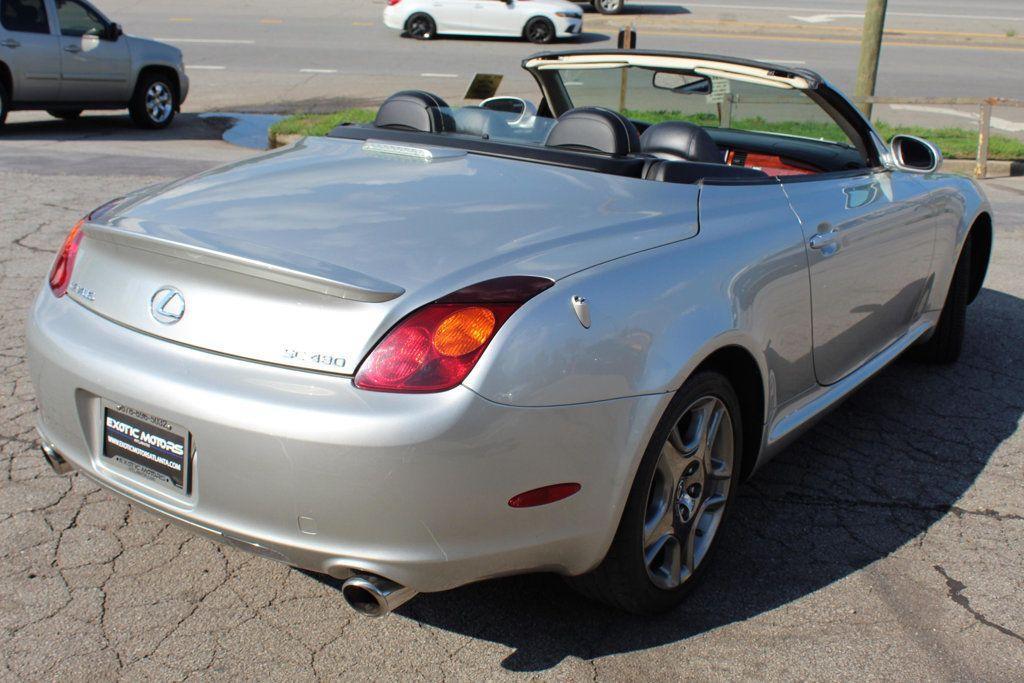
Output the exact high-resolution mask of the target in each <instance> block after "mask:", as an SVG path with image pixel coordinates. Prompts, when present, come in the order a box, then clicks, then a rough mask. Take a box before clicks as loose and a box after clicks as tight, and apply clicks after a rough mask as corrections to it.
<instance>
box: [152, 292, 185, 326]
mask: <svg viewBox="0 0 1024 683" xmlns="http://www.w3.org/2000/svg"><path fill="white" fill-rule="evenodd" d="M149 312H150V313H152V314H153V317H154V318H155V319H156V320H157V322H161V323H163V324H164V325H173V324H174V323H176V322H178V321H179V320H181V316H183V315H185V297H184V296H183V295H182V293H181V292H179V291H178V290H177V289H175V288H174V287H161V288H160V289H158V290H156V294H154V295H153V298H152V299H150V300H149Z"/></svg>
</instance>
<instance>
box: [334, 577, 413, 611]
mask: <svg viewBox="0 0 1024 683" xmlns="http://www.w3.org/2000/svg"><path fill="white" fill-rule="evenodd" d="M341 595H342V597H344V598H345V602H347V603H348V606H349V607H351V608H352V609H354V610H355V611H356V612H359V613H360V614H362V615H364V616H367V617H383V616H385V615H387V614H389V613H390V612H391V611H392V610H396V609H398V608H399V607H401V606H402V605H404V604H405V603H406V602H408V601H409V600H411V599H412V598H413V597H415V596H416V591H414V590H413V589H412V588H409V587H407V586H403V585H401V584H398V583H395V582H394V581H391V580H389V579H385V578H383V577H381V576H375V575H373V574H356V575H355V576H353V577H352V578H350V579H348V580H347V581H345V583H343V584H342V585H341Z"/></svg>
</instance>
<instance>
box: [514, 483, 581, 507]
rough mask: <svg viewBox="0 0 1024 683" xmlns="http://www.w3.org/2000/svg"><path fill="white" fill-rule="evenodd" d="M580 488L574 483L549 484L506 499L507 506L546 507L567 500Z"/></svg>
mask: <svg viewBox="0 0 1024 683" xmlns="http://www.w3.org/2000/svg"><path fill="white" fill-rule="evenodd" d="M581 488H582V487H581V486H580V485H579V484H576V483H565V484H550V485H548V486H541V487H540V488H539V489H532V490H530V491H523V492H522V493H519V494H516V495H514V496H512V497H511V498H509V499H508V506H509V507H513V508H532V507H537V506H538V505H547V504H548V503H554V502H556V501H559V500H562V499H564V498H568V497H569V496H571V495H572V494H574V493H576V492H577V491H579V490H580V489H581Z"/></svg>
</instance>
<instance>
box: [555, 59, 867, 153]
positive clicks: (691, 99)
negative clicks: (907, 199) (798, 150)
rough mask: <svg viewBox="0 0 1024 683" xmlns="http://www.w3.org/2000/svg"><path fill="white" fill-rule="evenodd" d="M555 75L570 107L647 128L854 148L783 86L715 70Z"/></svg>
mask: <svg viewBox="0 0 1024 683" xmlns="http://www.w3.org/2000/svg"><path fill="white" fill-rule="evenodd" d="M557 71H558V75H559V76H560V77H561V80H562V84H563V85H564V86H565V90H566V93H567V94H568V95H569V99H570V100H571V103H572V106H573V107H582V106H588V105H590V106H600V107H607V108H609V109H614V110H616V111H619V112H621V113H623V114H624V115H626V116H628V117H629V118H631V119H633V120H635V121H641V122H643V123H648V124H654V123H661V122H662V121H679V120H683V121H691V122H693V123H697V124H700V125H701V126H705V127H711V128H731V129H734V130H746V131H753V132H760V133H775V134H783V135H792V136H797V137H801V138H807V139H811V140H821V141H826V142H832V143H838V144H842V145H844V146H847V147H852V146H853V145H852V143H851V140H850V138H849V136H847V135H846V133H845V132H844V131H843V129H842V128H840V127H839V125H838V124H837V123H836V122H835V121H834V120H833V119H832V117H831V116H829V114H828V113H827V112H826V111H825V110H824V109H822V108H821V107H820V106H819V105H818V104H817V103H816V102H815V101H814V100H812V99H811V98H810V97H809V96H808V95H807V93H806V92H805V91H803V90H799V89H795V88H790V87H786V86H783V85H781V84H773V83H770V82H768V81H761V80H759V79H756V78H752V77H750V78H748V77H744V76H742V75H739V74H730V73H727V72H724V71H723V72H718V71H715V70H713V69H702V71H703V72H704V73H695V72H683V71H662V70H657V69H654V68H648V67H638V66H620V65H613V64H609V65H607V66H604V65H601V66H600V67H598V68H594V66H591V65H588V66H587V67H586V68H575V69H574V68H560V69H558V70H557Z"/></svg>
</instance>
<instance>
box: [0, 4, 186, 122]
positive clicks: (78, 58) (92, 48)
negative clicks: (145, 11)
mask: <svg viewBox="0 0 1024 683" xmlns="http://www.w3.org/2000/svg"><path fill="white" fill-rule="evenodd" d="M187 94H188V77H187V76H186V75H185V65H184V62H183V61H182V56H181V50H179V49H177V48H176V47H172V46H170V45H167V44H165V43H160V42H157V41H155V40H146V39H144V38H136V37H135V36H128V35H124V33H123V32H122V30H121V27H120V26H119V25H118V24H116V23H114V22H112V21H110V20H109V19H107V18H106V17H105V16H103V14H102V13H101V12H100V11H99V10H97V9H96V8H95V7H93V6H92V5H90V4H89V3H88V2H85V0H0V126H2V125H3V122H4V119H6V118H7V112H8V111H10V110H12V109H45V110H46V111H47V112H49V113H50V114H52V115H53V116H56V117H57V118H61V119H73V118H77V117H78V116H79V115H80V114H81V113H82V110H83V109H123V108H125V107H127V108H128V111H129V112H130V113H131V116H132V120H133V121H135V123H136V124H137V125H139V126H142V127H144V128H163V127H164V126H166V125H168V124H169V123H170V122H171V120H172V119H173V118H174V114H175V112H177V111H178V110H179V108H180V107H181V103H182V102H184V101H185V96H186V95H187Z"/></svg>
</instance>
